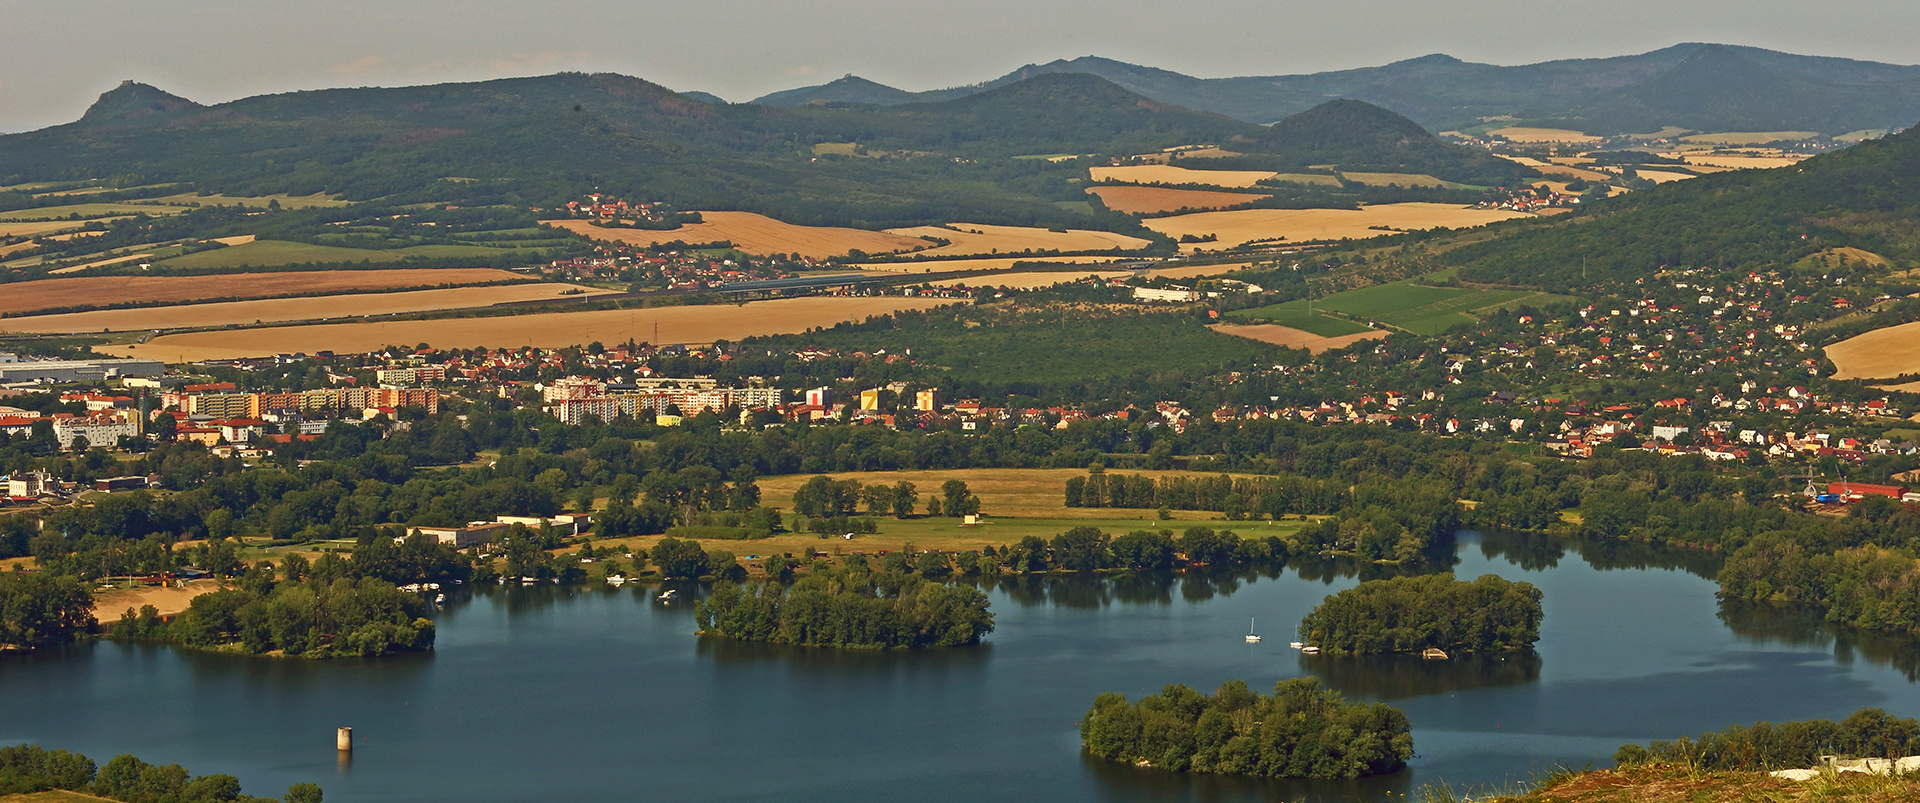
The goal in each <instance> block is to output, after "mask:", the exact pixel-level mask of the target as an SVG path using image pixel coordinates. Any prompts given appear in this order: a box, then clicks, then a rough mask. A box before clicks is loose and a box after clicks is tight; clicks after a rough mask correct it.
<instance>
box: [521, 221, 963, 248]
mask: <svg viewBox="0 0 1920 803" xmlns="http://www.w3.org/2000/svg"><path fill="white" fill-rule="evenodd" d="M700 216H701V218H702V219H703V220H704V221H705V222H702V223H694V224H690V225H685V226H681V227H680V228H677V229H674V230H672V231H648V230H645V229H603V228H598V227H595V226H592V225H589V224H588V222H587V221H584V220H543V221H541V224H542V225H548V226H553V227H554V228H558V229H564V230H566V231H569V232H572V233H574V234H578V235H580V236H582V237H587V238H590V239H595V240H605V241H610V242H620V243H628V244H631V245H653V244H655V243H668V242H673V241H674V240H679V241H681V242H686V243H712V242H719V241H722V240H725V241H727V242H731V243H733V245H734V247H735V248H738V249H740V250H742V251H745V252H747V253H749V254H792V253H798V254H800V255H802V256H808V257H813V258H815V259H824V258H826V257H837V256H841V255H843V254H846V253H847V252H848V251H852V250H855V249H859V250H861V251H865V252H867V253H869V254H892V253H898V252H901V251H913V250H916V249H921V248H927V247H930V246H932V245H933V244H932V243H929V242H927V241H926V240H922V239H918V238H915V237H902V236H900V235H897V234H888V233H886V232H878V231H866V230H864V229H841V228H831V227H827V226H795V225H793V224H791V223H782V222H780V221H778V220H774V219H773V218H770V217H767V216H765V215H756V214H753V213H751V212H701V213H700Z"/></svg>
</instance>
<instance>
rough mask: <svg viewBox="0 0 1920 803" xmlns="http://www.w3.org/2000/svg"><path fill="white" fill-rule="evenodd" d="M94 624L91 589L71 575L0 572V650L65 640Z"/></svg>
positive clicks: (72, 637)
mask: <svg viewBox="0 0 1920 803" xmlns="http://www.w3.org/2000/svg"><path fill="white" fill-rule="evenodd" d="M93 625H94V619H93V593H92V592H90V591H88V590H87V588H86V587H85V586H83V585H81V584H80V582H79V581H78V580H75V579H74V578H72V577H60V576H55V575H51V574H46V573H41V572H32V573H29V572H4V573H0V650H5V649H7V648H10V647H11V648H16V649H27V650H31V649H38V648H41V647H53V646H57V645H60V644H65V643H67V642H69V641H72V640H74V639H75V638H77V637H79V635H80V634H81V633H85V632H86V631H87V630H89V629H91V628H92V627H93Z"/></svg>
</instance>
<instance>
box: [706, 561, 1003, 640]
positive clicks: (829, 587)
mask: <svg viewBox="0 0 1920 803" xmlns="http://www.w3.org/2000/svg"><path fill="white" fill-rule="evenodd" d="M695 615H696V616H697V617H698V619H699V622H700V627H701V632H702V633H703V634H706V635H713V636H721V637H725V638H735V639H743V640H747V641H768V642H773V643H776V644H799V645H805V646H818V647H845V648H854V649H876V650H885V649H915V648H923V647H962V646H969V645H974V644H979V643H980V639H981V638H983V637H985V636H986V635H987V634H988V633H991V632H993V613H992V612H991V611H989V610H988V609H987V595H986V593H985V592H982V591H981V590H980V589H978V588H974V587H972V586H967V585H948V584H946V583H940V582H935V581H931V580H927V579H924V578H922V577H916V576H914V575H911V574H907V573H905V572H900V571H879V572H874V571H872V570H871V569H869V568H868V567H867V564H866V560H865V559H864V558H856V559H854V560H851V561H849V562H848V563H847V564H846V565H845V566H843V567H839V568H829V567H825V566H822V567H820V568H818V569H816V570H814V571H813V572H811V573H809V574H807V575H805V576H802V577H800V578H799V579H797V580H795V581H794V582H793V583H792V584H791V585H783V584H781V583H777V582H767V583H762V584H759V585H757V586H753V587H750V588H749V587H745V586H741V585H738V584H736V583H731V582H721V583H717V584H715V585H714V587H713V591H712V592H711V593H710V594H708V596H707V598H706V599H705V600H702V601H701V602H700V605H699V607H698V608H696V614H695Z"/></svg>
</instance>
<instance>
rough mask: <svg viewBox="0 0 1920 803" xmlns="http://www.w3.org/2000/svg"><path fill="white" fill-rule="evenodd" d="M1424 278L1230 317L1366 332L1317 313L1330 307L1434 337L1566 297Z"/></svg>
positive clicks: (1329, 331) (1318, 330)
mask: <svg viewBox="0 0 1920 803" xmlns="http://www.w3.org/2000/svg"><path fill="white" fill-rule="evenodd" d="M1426 278H1427V277H1423V278H1422V279H1409V280H1406V281H1399V282H1393V283H1391V284H1380V285H1374V286H1372V287H1362V288H1359V289H1357V290H1347V291H1345V292H1340V293H1335V294H1333V295H1330V296H1327V297H1325V298H1318V299H1314V301H1313V308H1314V311H1315V314H1314V315H1312V316H1309V315H1308V314H1307V311H1306V307H1307V305H1306V302H1305V301H1289V302H1287V303H1285V304H1277V305H1275V306H1271V307H1261V308H1259V309H1251V310H1241V311H1239V312H1235V313H1233V314H1232V315H1230V316H1228V317H1230V318H1235V319H1246V320H1262V321H1267V322H1271V323H1277V324H1280V325H1282V326H1290V327H1293V328H1295V329H1301V330H1304V331H1308V332H1313V333H1314V334H1317V335H1322V336H1326V337H1334V336H1338V335H1344V334H1352V333H1354V332H1360V331H1365V329H1364V328H1363V327H1361V326H1360V324H1357V323H1354V322H1353V321H1346V320H1341V319H1339V318H1330V317H1326V316H1323V315H1320V314H1319V311H1320V310H1328V311H1331V312H1337V313H1339V314H1341V315H1343V316H1346V317H1348V318H1351V319H1353V320H1354V321H1362V322H1365V321H1375V322H1378V323H1379V324H1381V325H1384V326H1391V327H1394V328H1397V329H1402V330H1405V331H1408V332H1412V333H1414V334H1417V335H1436V334H1439V333H1441V332H1444V331H1446V330H1447V329H1450V328H1452V327H1455V326H1458V325H1460V324H1463V323H1472V322H1474V321H1476V320H1479V319H1480V316H1483V315H1485V314H1486V313H1487V312H1489V311H1492V310H1495V309H1499V308H1501V307H1505V306H1509V305H1512V304H1514V303H1517V302H1521V301H1526V302H1530V303H1545V302H1547V301H1551V300H1564V298H1565V297H1564V296H1554V295H1551V294H1548V293H1540V292H1535V291H1531V290H1496V289H1477V288H1472V287H1436V286H1432V285H1426V284H1419V283H1418V282H1420V281H1422V280H1424V279H1426ZM1343 327H1344V328H1343Z"/></svg>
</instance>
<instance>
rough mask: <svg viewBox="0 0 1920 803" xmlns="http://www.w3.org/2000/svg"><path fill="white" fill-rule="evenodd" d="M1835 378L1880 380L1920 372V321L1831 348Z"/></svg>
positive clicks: (1866, 335) (1887, 329) (1874, 331)
mask: <svg viewBox="0 0 1920 803" xmlns="http://www.w3.org/2000/svg"><path fill="white" fill-rule="evenodd" d="M1827 359H1830V360H1833V365H1834V367H1835V368H1837V369H1839V370H1838V371H1836V372H1835V373H1834V375H1833V378H1834V379H1878V378H1881V377H1892V376H1899V375H1901V374H1915V373H1920V321H1917V322H1914V323H1903V324H1900V325H1898V326H1889V327H1887V328H1885V329H1875V330H1873V331H1871V332H1868V333H1866V334H1863V335H1858V336H1856V337H1850V338H1847V339H1846V340H1842V341H1840V342H1838V343H1835V344H1833V345H1831V346H1828V347H1827Z"/></svg>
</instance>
